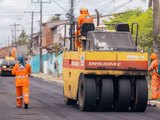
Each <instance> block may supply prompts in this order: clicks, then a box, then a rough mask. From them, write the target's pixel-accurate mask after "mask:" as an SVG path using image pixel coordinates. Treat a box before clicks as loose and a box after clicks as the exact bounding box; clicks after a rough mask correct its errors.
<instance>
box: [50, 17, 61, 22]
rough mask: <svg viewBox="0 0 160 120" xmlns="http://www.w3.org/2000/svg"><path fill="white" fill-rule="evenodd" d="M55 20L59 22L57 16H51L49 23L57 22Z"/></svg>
mask: <svg viewBox="0 0 160 120" xmlns="http://www.w3.org/2000/svg"><path fill="white" fill-rule="evenodd" d="M57 20H60V17H59V16H52V17H51V18H50V20H49V21H51V22H54V21H57Z"/></svg>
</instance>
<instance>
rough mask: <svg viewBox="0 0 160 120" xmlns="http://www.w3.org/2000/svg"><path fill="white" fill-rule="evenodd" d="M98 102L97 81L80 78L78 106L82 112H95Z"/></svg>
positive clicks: (84, 77)
mask: <svg viewBox="0 0 160 120" xmlns="http://www.w3.org/2000/svg"><path fill="white" fill-rule="evenodd" d="M95 102H96V83H95V79H94V78H91V77H86V76H84V75H81V76H80V80H79V86H78V106H79V109H80V110H81V111H93V110H94V109H95Z"/></svg>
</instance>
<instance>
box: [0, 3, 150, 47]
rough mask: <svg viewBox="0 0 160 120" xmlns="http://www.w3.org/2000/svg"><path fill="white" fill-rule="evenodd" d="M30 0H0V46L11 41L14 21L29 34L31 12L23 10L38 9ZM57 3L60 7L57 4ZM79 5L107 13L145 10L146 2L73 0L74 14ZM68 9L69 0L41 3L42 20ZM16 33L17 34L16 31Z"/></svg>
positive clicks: (36, 25) (63, 12)
mask: <svg viewBox="0 0 160 120" xmlns="http://www.w3.org/2000/svg"><path fill="white" fill-rule="evenodd" d="M31 1H32V0H0V21H1V23H0V47H2V46H4V45H5V41H7V40H8V38H9V39H10V41H11V29H13V26H12V25H13V24H14V23H18V24H19V26H18V27H17V29H18V30H22V29H24V30H25V31H27V33H28V34H30V29H31V28H30V21H31V20H30V19H31V14H30V13H24V11H36V12H38V11H39V4H38V3H31ZM34 1H37V0H34ZM44 1H50V0H44ZM55 1H56V2H55ZM143 1H148V0H143ZM57 3H58V4H59V5H60V6H61V7H60V6H58V5H57ZM81 7H87V8H88V9H89V11H90V12H91V14H95V12H94V10H95V8H97V9H98V10H99V11H100V13H101V14H103V15H107V14H112V13H117V12H123V11H127V10H129V9H134V8H137V7H140V8H142V9H144V10H145V9H147V2H142V0H75V12H74V14H75V16H78V14H79V9H80V8H81ZM62 8H63V9H62ZM68 9H69V0H51V3H46V4H43V22H46V21H47V20H48V19H49V18H50V17H51V16H52V15H54V14H56V13H59V14H62V18H63V19H65V14H66V11H68ZM38 30H39V14H38V13H36V14H35V17H34V32H37V31H38ZM17 34H19V32H18V31H17Z"/></svg>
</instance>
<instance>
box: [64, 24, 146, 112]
mask: <svg viewBox="0 0 160 120" xmlns="http://www.w3.org/2000/svg"><path fill="white" fill-rule="evenodd" d="M75 26H76V25H75ZM112 26H113V25H112ZM65 28H67V27H65ZM72 28H76V27H73V26H71V27H70V29H72ZM114 28H115V30H112V31H110V30H108V29H107V27H95V26H94V24H93V23H84V24H83V25H82V28H81V35H80V36H78V37H77V36H74V35H73V36H71V38H69V39H70V49H64V52H63V83H64V90H63V95H64V103H65V104H66V105H78V108H79V110H81V111H97V110H98V111H120V112H127V111H132V112H144V111H145V110H146V107H147V100H148V88H147V86H148V85H147V80H146V76H147V68H148V53H146V52H143V51H139V50H138V49H137V43H138V42H137V41H138V40H137V38H138V24H137V23H133V24H132V26H131V29H130V27H129V24H126V23H121V24H116V25H115V27H114ZM134 30H136V31H134ZM72 32H73V31H72ZM133 33H134V34H135V36H136V37H135V40H134V39H133V38H134V37H133V35H132V34H133ZM77 39H78V40H80V42H81V47H80V48H78V49H75V45H74V40H77Z"/></svg>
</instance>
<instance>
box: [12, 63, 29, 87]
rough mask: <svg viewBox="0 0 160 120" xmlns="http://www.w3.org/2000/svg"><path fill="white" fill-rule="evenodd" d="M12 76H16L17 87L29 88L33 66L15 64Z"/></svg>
mask: <svg viewBox="0 0 160 120" xmlns="http://www.w3.org/2000/svg"><path fill="white" fill-rule="evenodd" d="M12 74H13V75H15V82H16V86H29V84H30V83H29V75H30V74H31V66H30V65H29V64H26V65H25V66H22V65H21V64H18V63H17V64H15V66H14V67H13V69H12Z"/></svg>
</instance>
